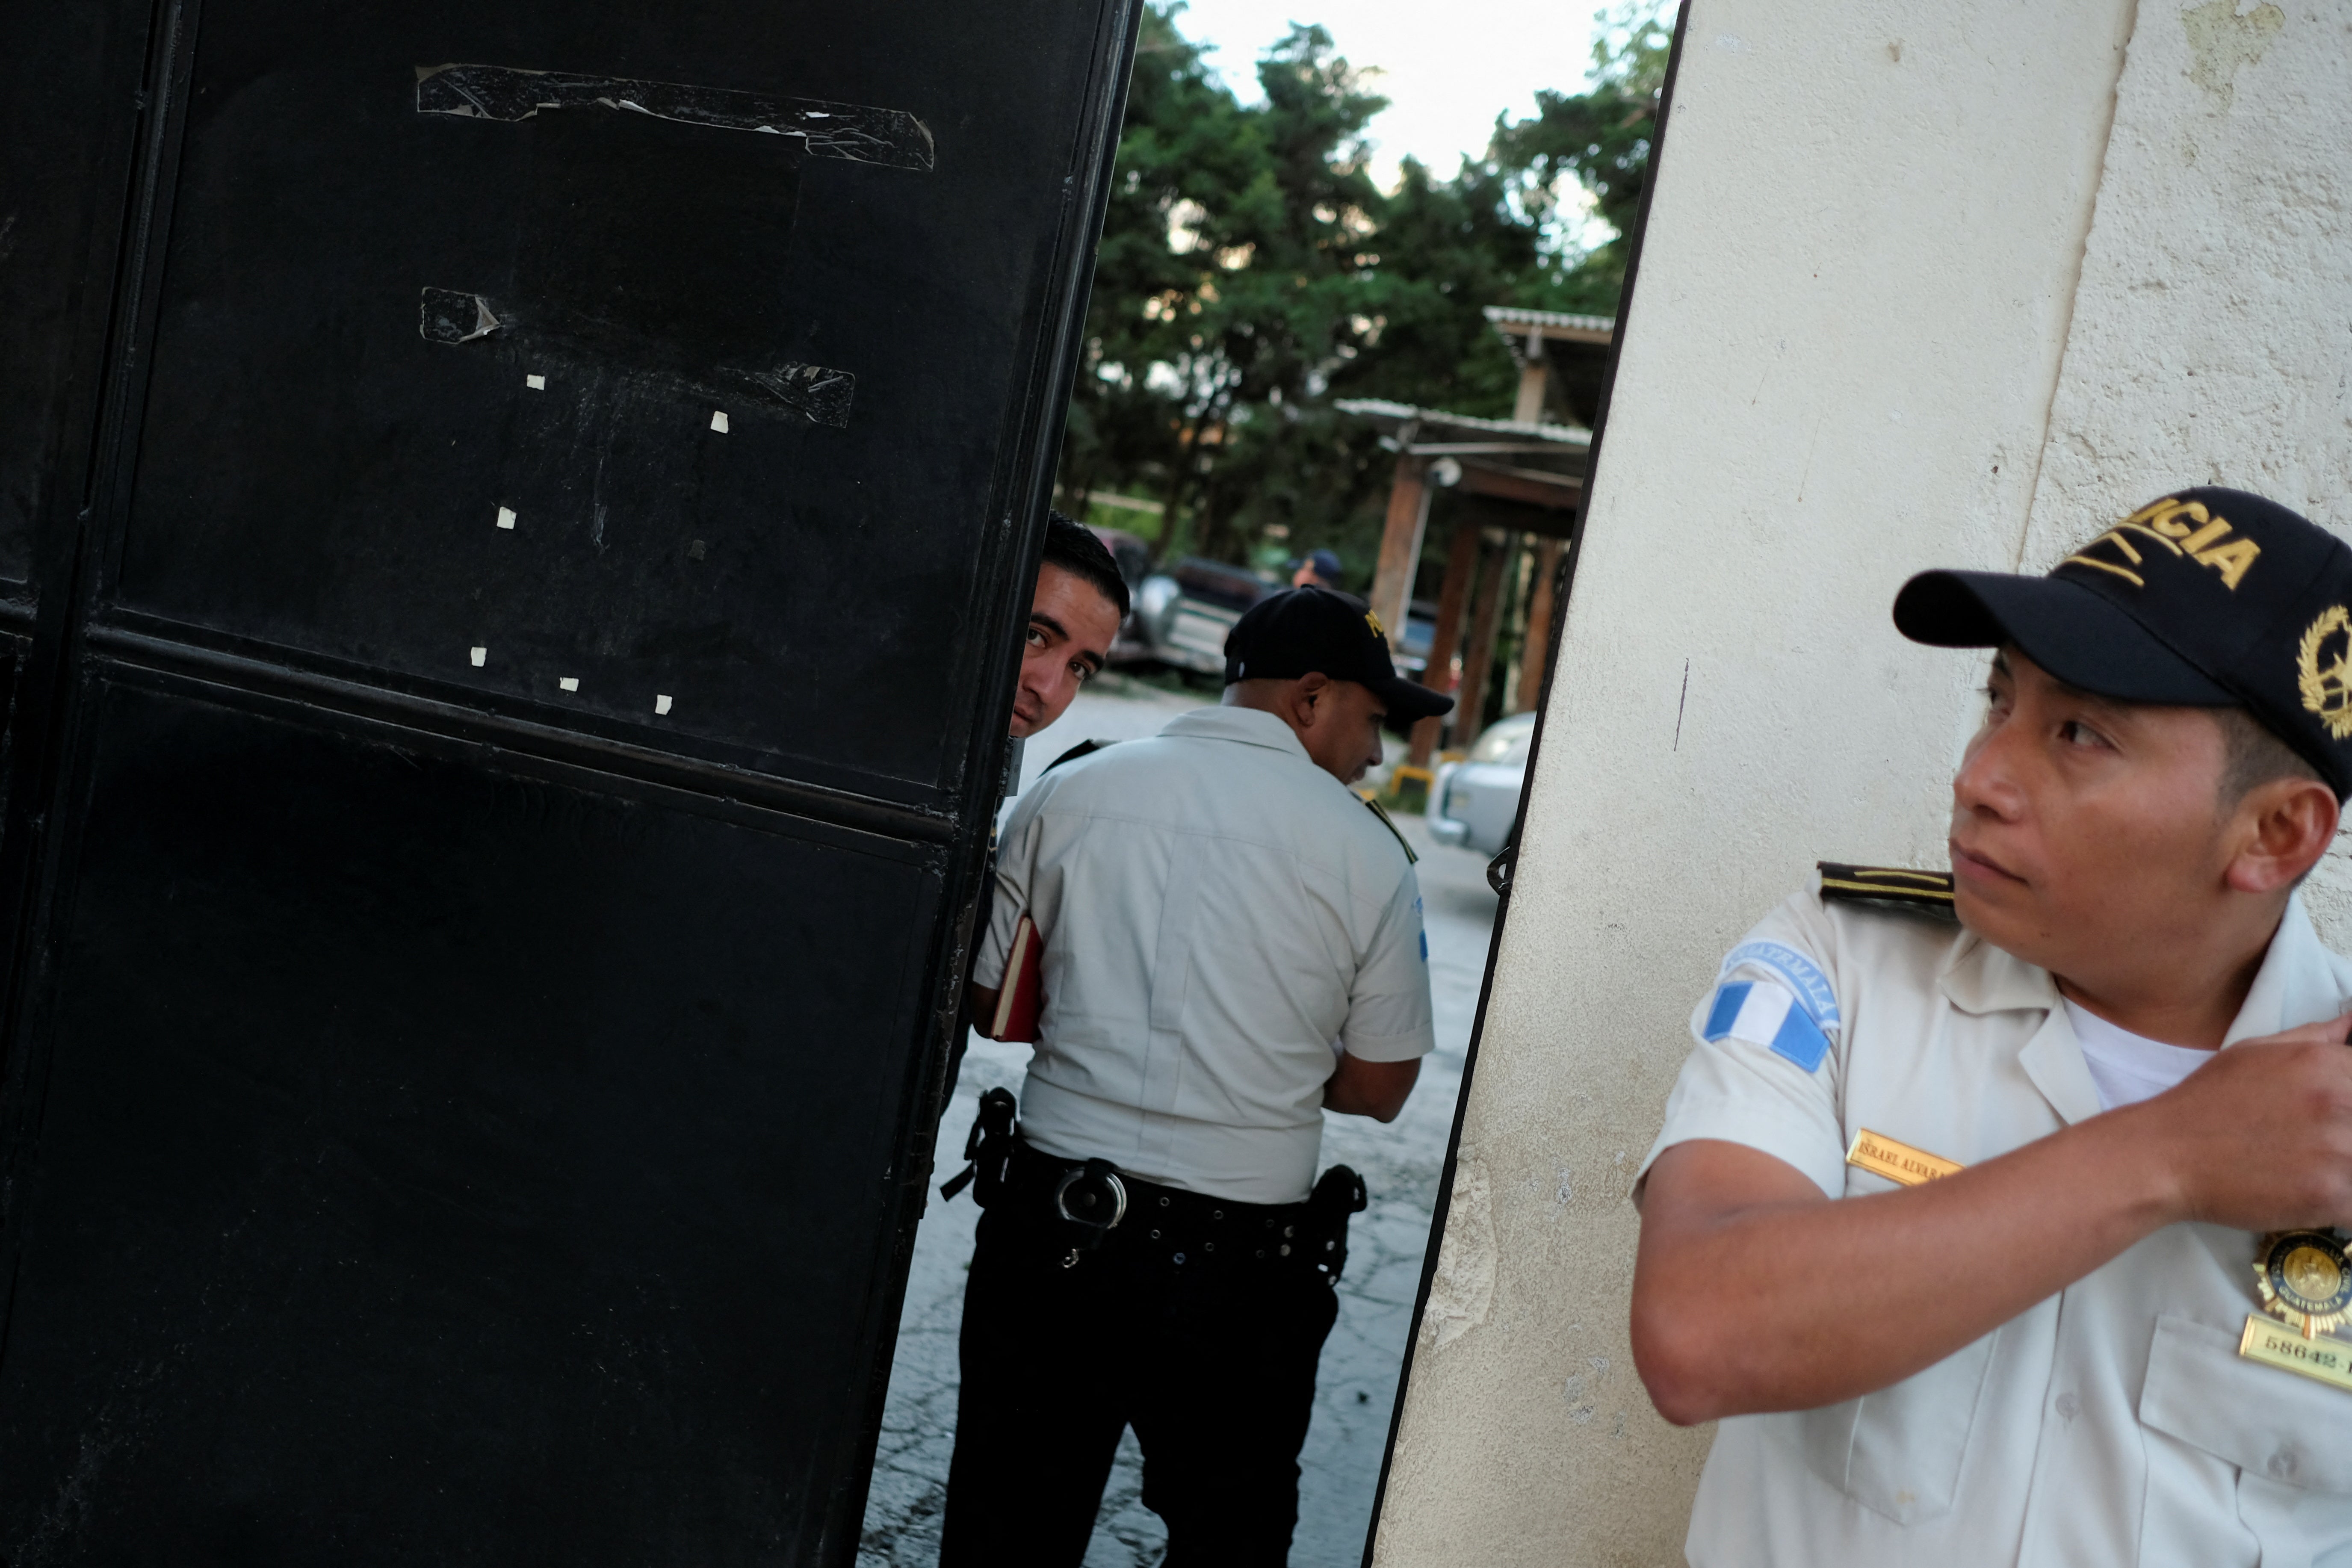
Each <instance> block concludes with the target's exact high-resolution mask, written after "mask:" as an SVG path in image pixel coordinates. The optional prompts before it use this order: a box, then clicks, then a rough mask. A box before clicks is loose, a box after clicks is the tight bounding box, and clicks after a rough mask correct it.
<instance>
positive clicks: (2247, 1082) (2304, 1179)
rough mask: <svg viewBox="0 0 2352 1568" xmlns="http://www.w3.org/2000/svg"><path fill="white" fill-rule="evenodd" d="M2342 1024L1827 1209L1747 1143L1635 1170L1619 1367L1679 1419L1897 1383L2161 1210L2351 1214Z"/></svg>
mask: <svg viewBox="0 0 2352 1568" xmlns="http://www.w3.org/2000/svg"><path fill="white" fill-rule="evenodd" d="M2346 1034H2347V1019H2343V1018H2338V1019H2335V1020H2333V1021H2331V1022H2329V1023H2326V1024H2314V1025H2308V1026H2305V1027H2302V1028H2298V1029H2290V1030H2288V1031H2287V1032H2286V1033H2284V1034H2283V1035H2278V1036H2273V1037H2271V1038H2270V1039H2268V1040H2263V1041H2249V1042H2247V1043H2245V1044H2242V1045H2239V1046H2235V1047H2231V1048H2230V1049H2229V1050H2226V1051H2222V1052H2221V1053H2220V1055H2219V1056H2218V1058H2216V1059H2215V1060H2213V1061H2211V1062H2209V1063H2207V1064H2206V1065H2205V1066H2204V1067H2202V1068H2199V1069H2198V1070H2197V1071H2196V1072H2195V1073H2192V1074H2191V1075H2189V1079H2187V1081H2185V1082H2183V1083H2182V1084H2181V1085H2180V1086H2179V1088H2177V1089H2171V1090H2169V1091H2168V1092H2166V1093H2164V1094H2160V1095H2158V1096H2157V1097H2156V1098H2155V1099H2153V1100H2144V1101H2142V1102H2141V1103H2139V1104H2137V1105H2133V1106H2126V1107H2125V1108H2124V1109H2122V1110H2113V1111H2109V1112H2108V1113H2107V1114H2105V1115H2104V1116H2094V1117H2092V1118H2091V1119H2090V1120H2088V1121H2081V1122H2077V1123H2076V1124H2074V1126H2072V1127H2068V1128H2066V1129H2064V1130H2063V1131H2059V1132H2055V1133H2053V1134H2052V1135H2051V1136H2049V1137H2047V1138H2043V1139H2040V1140H2038V1141H2036V1142H2032V1143H2028V1144H2026V1145H2025V1146H2024V1147H2023V1148H2021V1149H2016V1150H2013V1151H2011V1152H2009V1153H2007V1154H2003V1155H2001V1156H2000V1157H1999V1158H1998V1159H1992V1160H1987V1161H1984V1162H1982V1163H1979V1164H1975V1165H1971V1166H1969V1168H1968V1169H1967V1170H1964V1171H1961V1172H1959V1173H1957V1174H1955V1175H1950V1176H1946V1177H1944V1178H1943V1179H1942V1180H1940V1181H1935V1182H1930V1183H1928V1184H1926V1185H1925V1186H1918V1187H1910V1188H1906V1189H1904V1190H1902V1191H1899V1192H1891V1193H1879V1194H1870V1195H1867V1196H1863V1197H1847V1198H1840V1199H1837V1200H1836V1201H1834V1202H1832V1201H1831V1200H1830V1199H1828V1198H1826V1197H1824V1196H1823V1195H1822V1190H1821V1188H1819V1187H1818V1186H1816V1185H1814V1184H1813V1183H1812V1181H1811V1179H1810V1178H1808V1177H1807V1176H1805V1175H1804V1174H1802V1173H1800V1172H1799V1171H1798V1170H1797V1168H1796V1167H1795V1166H1793V1165H1790V1164H1788V1163H1785V1162H1783V1161H1780V1160H1777V1159H1774V1158H1773V1157H1772V1156H1770V1155H1769V1154H1766V1153H1763V1152H1760V1151H1758V1150H1755V1149H1751V1148H1748V1146H1746V1145H1745V1144H1740V1143H1730V1142H1721V1141H1717V1140H1709V1139H1699V1140H1694V1141H1692V1142H1687V1143H1678V1144H1675V1146H1674V1147H1673V1148H1671V1149H1668V1150H1667V1151H1666V1152H1664V1154H1662V1155H1660V1156H1659V1157H1658V1160H1657V1163H1655V1164H1654V1165H1652V1166H1651V1167H1650V1173H1649V1176H1648V1178H1647V1182H1646V1186H1645V1190H1644V1191H1643V1194H1642V1196H1641V1200H1640V1201H1641V1205H1642V1243H1641V1251H1640V1254H1639V1257H1638V1258H1637V1259H1636V1261H1635V1264H1634V1268H1633V1364H1634V1366H1635V1368H1636V1369H1637V1370H1638V1371H1639V1372H1640V1373H1641V1374H1642V1381H1643V1384H1645V1385H1646V1386H1647V1387H1648V1389H1649V1391H1650V1398H1651V1400H1652V1401H1653V1402H1654V1404H1655V1405H1657V1407H1658V1412H1659V1414H1660V1415H1664V1416H1665V1417H1666V1419H1667V1420H1669V1421H1673V1422H1676V1423H1678V1424H1682V1425H1689V1424H1692V1423H1695V1422H1699V1421H1711V1420H1714V1419H1716V1418H1717V1417H1719V1416H1725V1415H1747V1414H1749V1413H1752V1412H1756V1411H1765V1410H1809V1409H1814V1408H1817V1407H1819V1406H1821V1405H1835V1404H1838V1403H1840V1402H1842V1401H1843V1400H1848V1399H1853V1398H1855V1397H1857V1396H1858V1395H1861V1394H1870V1393H1874V1392H1875V1391H1877V1390H1879V1389H1882V1388H1885V1387H1887V1386H1889V1385H1890V1384H1895V1383H1899V1382H1901V1381H1902V1380H1903V1379H1904V1378H1906V1377H1909V1376H1910V1375H1911V1374H1912V1373H1916V1372H1919V1371H1922V1370H1924V1369H1925V1368H1927V1367H1928V1366H1930V1365H1933V1364H1934V1363H1937V1362H1938V1361H1941V1360H1942V1359H1944V1357H1946V1356H1948V1355H1950V1354H1952V1353H1953V1352H1956V1351H1958V1350H1959V1349H1960V1348H1961V1347H1963V1346H1965V1345H1968V1344H1969V1343H1971V1342H1974V1341H1976V1340H1979V1339H1981V1338H1983V1337H1984V1336H1985V1335H1986V1334H1989V1333H1990V1332H1991V1331H1993V1330H1994V1329H1996V1328H1998V1327H2000V1325H2001V1324H2002V1323H2005V1322H2007V1321H2009V1320H2010V1319H2011V1318H2014V1317H2016V1316H2017V1315H2018V1314H2019V1313H2021V1312H2022V1311H2024V1310H2026V1309H2027V1308H2029V1307H2031V1306H2032V1305H2033V1304H2034V1303H2035V1302H2037V1301H2040V1300H2044V1299H2045V1298H2047V1297H2049V1296H2052V1295H2054V1294H2055V1293H2056V1292H2058V1291H2059V1290H2062V1289H2064V1288H2065V1287H2067V1286H2068V1285H2071V1284H2073V1283H2074V1281H2075V1280H2077V1279H2081V1278H2083V1277H2084V1275H2086V1274H2088V1273H2090V1272H2091V1271H2092V1270H2093V1269H2095V1268H2098V1267H2099V1266H2100V1265H2102V1264H2104V1263H2105V1262H2106V1261H2107V1260H2108V1259H2110V1258H2114V1257H2115V1256H2116V1254H2118V1253H2120V1252H2122V1251H2123V1250H2124V1249H2125V1248H2126V1247H2129V1246H2131V1245H2132V1244H2133V1243H2134V1242H2136V1241H2138V1240H2139V1239H2140V1238H2141V1237H2145V1236H2147V1235H2149V1234H2150V1233H2151V1232H2154V1231H2156V1230H2158V1229H2159V1228H2161V1227H2162V1226H2167V1225H2170V1224H2173V1223H2174V1222H2176V1221H2179V1220H2205V1221H2210V1222H2211V1223H2214V1224H2219V1225H2226V1226H2235V1227H2237V1228H2239V1229H2243V1230H2255V1231H2262V1230H2272V1229H2284V1228H2287V1227H2290V1226H2306V1225H2341V1224H2345V1223H2347V1222H2352V1052H2347V1050H2345V1048H2344V1041H2345V1037H2346Z"/></svg>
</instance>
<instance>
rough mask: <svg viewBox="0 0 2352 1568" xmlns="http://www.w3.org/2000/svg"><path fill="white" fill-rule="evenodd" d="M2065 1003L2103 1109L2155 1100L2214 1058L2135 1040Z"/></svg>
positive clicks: (2189, 1048) (2209, 1054) (2191, 1049)
mask: <svg viewBox="0 0 2352 1568" xmlns="http://www.w3.org/2000/svg"><path fill="white" fill-rule="evenodd" d="M2061 1000H2062V1001H2066V1016H2067V1017H2068V1018H2069V1019H2071V1020H2073V1022H2074V1037H2075V1038H2076V1039H2077V1040H2079V1041H2081V1042H2082V1044H2083V1060H2084V1062H2085V1063H2086V1064H2087V1065H2088V1066H2089V1067H2090V1069H2091V1081H2092V1082H2093V1083H2095V1084H2097V1085H2098V1086H2099V1109H2100V1110H2114V1109H2116V1107H2117V1106H2119V1105H2137V1104H2138V1103H2139V1102H2140V1101H2141V1100H2153V1099H2154V1098H2156V1097H2157V1096H2158V1095H2159V1094H2162V1093H2163V1092H2164V1091H2165V1090H2166V1089H2170V1088H2171V1087H2172V1086H2173V1085H2175V1084H2177V1083H2179V1081H2180V1080H2181V1079H2184V1078H2187V1077H2188V1076H2189V1074H2190V1073H2193V1072H2195V1071H2196V1070H2197V1069H2198V1068H2201V1067H2203V1066H2204V1065H2205V1064H2206V1063H2207V1062H2210V1061H2211V1060H2212V1059H2213V1053H2212V1052H2211V1051H2200V1050H2199V1049H2198V1048H2197V1047H2194V1046H2168V1045H2166V1044H2165V1043H2164V1042H2163V1041H2162V1040H2151V1039H2149V1038H2147V1037H2146V1036H2144V1035H2135V1034H2133V1033H2132V1032H2131V1031H2129V1030H2128V1029H2119V1028H2117V1027H2116V1026H2115V1025H2113V1024H2110V1023H2108V1022H2107V1021H2106V1020H2105V1018H2102V1017H2100V1016H2098V1015H2097V1014H2096V1013H2094V1012H2092V1011H2091V1010H2090V1009H2088V1008H2086V1007H2080V1006H2077V1005H2075V1004H2074V1002H2072V1001H2071V1000H2067V999H2065V998H2063V997H2062V998H2061Z"/></svg>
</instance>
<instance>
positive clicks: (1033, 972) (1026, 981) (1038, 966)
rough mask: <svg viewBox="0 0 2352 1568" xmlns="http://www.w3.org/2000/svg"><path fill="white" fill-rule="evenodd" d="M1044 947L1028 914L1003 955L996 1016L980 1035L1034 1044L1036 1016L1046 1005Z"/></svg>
mask: <svg viewBox="0 0 2352 1568" xmlns="http://www.w3.org/2000/svg"><path fill="white" fill-rule="evenodd" d="M1044 958H1045V943H1044V942H1041V941H1039V940H1038V938H1037V923H1036V922H1035V921H1033V920H1031V919H1030V918H1029V917H1028V916H1027V915H1023V916H1022V917H1021V923H1020V924H1019V925H1017V926H1014V927H1013V950H1012V951H1011V952H1008V953H1006V954H1005V955H1004V988H1003V990H1001V991H999V992H998V993H997V994H996V1016H995V1017H993V1018H992V1019H990V1020H989V1024H988V1027H987V1028H986V1029H984V1030H982V1033H983V1034H985V1035H986V1036H987V1037H989V1038H990V1039H992V1040H1011V1041H1014V1042H1016V1043H1018V1044H1022V1045H1034V1044H1036V1041H1037V1015H1038V1013H1039V1012H1040V1011H1041V1010H1042V1009H1043V1008H1044V1006H1045V994H1044V990H1043V986H1044V984H1045V967H1044V963H1043V960H1044Z"/></svg>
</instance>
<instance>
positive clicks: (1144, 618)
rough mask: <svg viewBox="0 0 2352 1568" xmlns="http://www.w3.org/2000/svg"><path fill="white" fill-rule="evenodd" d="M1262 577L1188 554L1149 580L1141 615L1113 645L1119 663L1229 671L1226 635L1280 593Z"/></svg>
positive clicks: (1139, 603) (1140, 600) (1139, 597)
mask: <svg viewBox="0 0 2352 1568" xmlns="http://www.w3.org/2000/svg"><path fill="white" fill-rule="evenodd" d="M1275 589H1276V584H1273V583H1269V582H1267V581H1266V580H1265V578H1264V577H1261V576H1259V575H1258V574H1256V573H1255V572H1251V571H1248V570H1246V569H1245V568H1243V567H1240V566H1229V565H1227V564H1226V563H1223V562H1222V561H1204V560H1202V558H1201V557H1199V556H1197V555H1194V556H1187V557H1186V558H1185V559H1183V560H1182V561H1180V562H1178V563H1176V565H1175V566H1174V567H1173V568H1172V569H1171V570H1170V571H1167V572H1158V573H1154V574H1152V575H1150V576H1149V577H1146V578H1145V579H1144V580H1143V586H1142V588H1141V589H1139V591H1138V592H1137V594H1136V596H1135V614H1134V615H1133V616H1129V623H1128V625H1127V626H1125V627H1122V628H1121V630H1120V634H1119V640H1118V642H1117V643H1114V644H1113V645H1112V646H1111V658H1112V660H1113V662H1115V663H1132V662H1139V661H1141V660H1145V659H1153V660H1157V661H1158V662H1160V663H1161V664H1168V665H1173V666H1174V667H1175V668H1178V669H1185V670H1191V671H1192V672H1194V673H1195V674H1199V675H1216V676H1222V675H1223V673H1224V671H1225V634H1226V633H1227V632H1230V631H1232V630H1233V629H1234V622H1235V621H1237V620H1240V619H1241V618H1242V612H1243V611H1244V610H1246V609H1248V608H1249V607H1250V606H1251V605H1255V604H1256V603H1257V602H1258V601H1259V600H1260V599H1263V598H1265V596H1266V595H1268V594H1271V593H1273V592H1274V591H1275Z"/></svg>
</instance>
